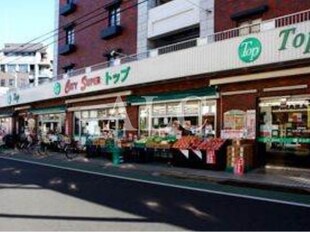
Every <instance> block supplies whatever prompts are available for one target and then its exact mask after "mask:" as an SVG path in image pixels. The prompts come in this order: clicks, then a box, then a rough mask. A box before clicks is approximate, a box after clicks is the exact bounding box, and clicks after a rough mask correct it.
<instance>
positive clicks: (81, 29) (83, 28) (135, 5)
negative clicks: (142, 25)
mask: <svg viewBox="0 0 310 232" xmlns="http://www.w3.org/2000/svg"><path fill="white" fill-rule="evenodd" d="M129 1H130V0H129ZM129 1H127V2H129ZM147 1H148V0H144V1H141V2H138V3H135V4H133V5H131V6H129V7H126V8H124V9H122V10H120V13H121V12H125V11H127V10H130V9H132V8H134V7H137V6H138V5H140V4H142V3H145V2H147ZM108 18H109V16H108V17H104V18H102V19H100V20H97V21H95V22H92V23H91V24H89V25H86V26H84V27H82V28H80V29H79V30H77V31H75V33H78V32H80V31H83V30H85V29H87V28H89V27H91V26H93V25H96V24H97V23H100V22H102V20H105V19H108ZM87 21H89V20H87ZM66 25H68V24H66ZM53 37H54V36H53ZM64 38H66V35H65V36H63V37H61V38H58V40H54V41H52V42H51V43H49V44H47V45H45V46H44V47H42V48H40V49H37V50H36V51H38V50H41V49H44V48H47V47H48V46H49V45H51V44H54V43H56V42H58V41H60V40H62V39H64ZM19 59H21V57H19V58H18V59H15V60H13V61H17V60H19ZM13 61H12V62H13Z"/></svg>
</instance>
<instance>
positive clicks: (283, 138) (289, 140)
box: [258, 137, 310, 144]
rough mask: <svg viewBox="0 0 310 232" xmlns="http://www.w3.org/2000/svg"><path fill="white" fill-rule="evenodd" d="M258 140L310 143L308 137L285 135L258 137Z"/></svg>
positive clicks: (265, 141) (263, 141)
mask: <svg viewBox="0 0 310 232" xmlns="http://www.w3.org/2000/svg"><path fill="white" fill-rule="evenodd" d="M258 142H262V143H284V144H291V143H310V138H286V137H282V138H280V137H259V138H258Z"/></svg>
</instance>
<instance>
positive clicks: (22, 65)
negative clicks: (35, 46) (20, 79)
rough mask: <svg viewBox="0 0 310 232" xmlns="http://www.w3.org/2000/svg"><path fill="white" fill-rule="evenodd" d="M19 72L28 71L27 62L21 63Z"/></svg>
mask: <svg viewBox="0 0 310 232" xmlns="http://www.w3.org/2000/svg"><path fill="white" fill-rule="evenodd" d="M19 72H21V73H28V65H27V64H20V65H19Z"/></svg>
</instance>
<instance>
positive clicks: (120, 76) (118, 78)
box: [105, 66, 130, 85]
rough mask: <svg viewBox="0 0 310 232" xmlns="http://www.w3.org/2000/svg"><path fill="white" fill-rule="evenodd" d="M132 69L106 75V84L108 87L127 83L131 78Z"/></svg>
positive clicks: (128, 68)
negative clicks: (129, 77)
mask: <svg viewBox="0 0 310 232" xmlns="http://www.w3.org/2000/svg"><path fill="white" fill-rule="evenodd" d="M129 72H130V67H129V66H128V67H126V68H123V69H122V70H121V71H120V72H117V73H110V72H106V74H105V83H106V85H111V84H112V85H116V84H120V83H123V82H125V81H126V79H127V78H128V76H129Z"/></svg>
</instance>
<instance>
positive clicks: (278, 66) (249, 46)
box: [0, 0, 310, 167]
mask: <svg viewBox="0 0 310 232" xmlns="http://www.w3.org/2000/svg"><path fill="white" fill-rule="evenodd" d="M284 3H285V4H284ZM59 9H60V10H59V25H60V26H61V31H62V30H63V31H62V33H60V35H59V38H58V41H59V43H58V51H59V57H58V62H57V65H58V69H57V70H58V74H59V75H58V76H57V78H55V81H54V82H53V83H48V84H45V85H42V86H38V87H36V88H33V89H31V90H30V89H28V90H17V91H15V92H11V93H10V94H8V95H7V96H6V98H5V99H4V98H3V99H0V106H1V112H3V113H5V114H6V117H9V116H8V115H9V112H15V113H14V115H15V116H14V117H11V120H13V123H12V125H13V131H15V132H17V131H19V130H20V129H21V128H22V127H24V126H28V127H29V128H32V129H33V128H37V127H42V128H43V129H44V128H45V129H46V128H49V129H55V128H58V129H59V130H62V131H63V132H65V133H67V134H70V135H72V136H74V137H75V138H76V139H79V140H81V141H82V142H83V141H85V139H86V136H88V135H89V134H91V135H93V136H100V135H101V134H102V133H104V132H105V131H107V130H113V131H114V132H115V136H119V135H124V134H125V133H124V132H126V133H127V134H128V133H132V134H137V135H145V136H148V135H150V134H153V133H160V132H161V129H162V128H164V127H167V126H168V125H170V124H171V122H172V121H174V120H175V119H179V121H181V123H182V122H186V123H187V125H188V124H190V125H191V127H192V129H193V130H195V129H197V128H199V126H200V125H201V124H202V123H203V121H205V119H208V121H209V123H210V127H208V129H209V131H208V133H209V134H211V135H213V136H215V137H222V138H225V139H236V138H239V139H240V138H246V139H248V140H250V141H252V143H253V144H255V151H256V153H255V164H256V165H262V164H265V163H277V164H279V163H280V164H282V165H283V164H288V165H292V166H307V167H309V166H310V162H309V160H310V159H309V157H310V140H309V137H310V123H309V122H310V113H309V112H310V104H309V100H310V77H309V73H310V70H309V67H308V66H309V61H310V59H309V58H310V56H309V54H310V37H309V30H310V10H309V9H310V3H308V2H306V1H303V2H302V3H300V2H298V3H297V2H296V1H294V0H286V1H277V0H269V1H267V0H255V1H254V0H253V1H245V0H244V1H241V0H240V1H224V0H216V1H194V0H173V1H143V0H139V1H137V2H135V1H125V0H124V1H107V2H105V3H102V2H99V1H75V2H74V1H69V2H65V1H60V8H59ZM97 11H98V15H101V17H99V16H98V17H99V18H95V14H94V12H97ZM91 12H92V13H91ZM85 15H86V16H85ZM85 17H89V18H90V19H88V18H85ZM129 19H130V20H129ZM80 20H81V21H80ZM83 21H86V22H88V23H85V22H83ZM133 53H136V54H133ZM130 54H133V55H130ZM68 76H69V77H70V78H68ZM149 101H152V104H148V103H149ZM115 102H116V103H115Z"/></svg>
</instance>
